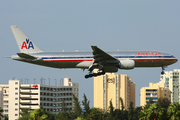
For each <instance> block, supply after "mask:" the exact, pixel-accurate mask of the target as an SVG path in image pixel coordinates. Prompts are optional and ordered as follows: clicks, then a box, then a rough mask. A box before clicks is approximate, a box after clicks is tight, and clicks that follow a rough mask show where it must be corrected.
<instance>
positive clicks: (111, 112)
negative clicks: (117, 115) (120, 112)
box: [109, 100, 114, 118]
mask: <svg viewBox="0 0 180 120" xmlns="http://www.w3.org/2000/svg"><path fill="white" fill-rule="evenodd" d="M109 104H110V106H109V109H110V118H113V117H114V107H113V104H112V100H110V101H109Z"/></svg>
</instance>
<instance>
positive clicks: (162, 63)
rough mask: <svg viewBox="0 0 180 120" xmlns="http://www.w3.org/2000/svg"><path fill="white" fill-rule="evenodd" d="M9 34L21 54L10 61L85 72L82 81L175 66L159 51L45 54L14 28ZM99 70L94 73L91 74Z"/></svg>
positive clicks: (95, 48)
mask: <svg viewBox="0 0 180 120" xmlns="http://www.w3.org/2000/svg"><path fill="white" fill-rule="evenodd" d="M11 29H12V32H13V34H14V37H15V39H16V42H17V44H18V47H19V49H20V51H21V53H17V55H12V56H11V59H13V60H18V61H22V62H27V63H32V64H36V65H42V66H47V67H53V68H80V69H83V70H85V69H88V71H89V74H87V75H85V78H89V77H93V76H94V77H95V76H99V75H103V74H105V73H106V72H111V73H113V72H117V71H118V69H126V70H130V69H134V68H135V67H162V72H161V74H164V68H165V67H167V66H168V65H171V64H173V63H176V62H177V61H178V59H176V58H175V57H174V56H173V55H171V54H168V53H165V52H159V51H145V50H144V51H140V50H139V51H103V50H101V49H100V48H98V47H97V46H91V48H92V51H89V52H80V51H75V52H44V51H42V50H41V49H40V48H38V47H37V46H36V45H35V44H34V42H33V41H32V40H31V39H30V38H29V37H28V36H27V35H26V34H24V33H23V32H22V31H21V30H20V29H19V28H18V27H17V26H11ZM94 69H98V72H97V73H93V72H92V71H93V70H94Z"/></svg>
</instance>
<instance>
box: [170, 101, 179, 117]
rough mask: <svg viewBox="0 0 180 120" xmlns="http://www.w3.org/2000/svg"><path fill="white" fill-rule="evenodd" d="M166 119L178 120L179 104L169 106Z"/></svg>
mask: <svg viewBox="0 0 180 120" xmlns="http://www.w3.org/2000/svg"><path fill="white" fill-rule="evenodd" d="M168 117H169V118H170V119H171V120H180V104H179V103H178V102H176V103H174V104H171V105H170V106H169V108H168Z"/></svg>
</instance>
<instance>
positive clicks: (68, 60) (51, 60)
mask: <svg viewBox="0 0 180 120" xmlns="http://www.w3.org/2000/svg"><path fill="white" fill-rule="evenodd" d="M127 59H128V58H127ZM130 60H134V61H178V59H163V58H162V59H130ZM44 61H45V62H82V61H93V59H72V60H71V59H67V60H56V59H54V60H53V59H50V60H44Z"/></svg>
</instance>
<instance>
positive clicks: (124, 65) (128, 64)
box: [119, 60, 135, 70]
mask: <svg viewBox="0 0 180 120" xmlns="http://www.w3.org/2000/svg"><path fill="white" fill-rule="evenodd" d="M119 64H120V69H126V70H129V69H134V67H135V62H134V60H120V63H119Z"/></svg>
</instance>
